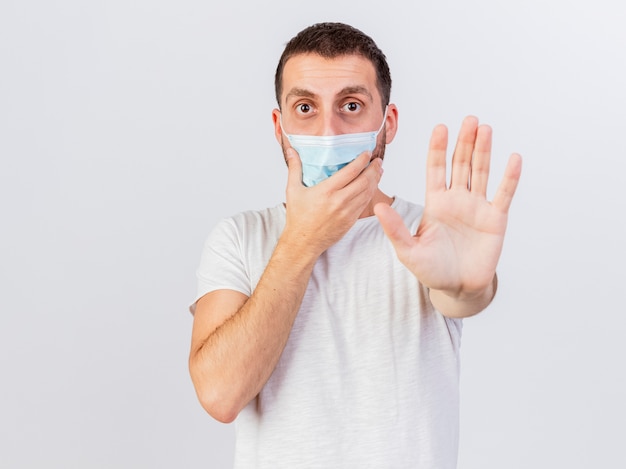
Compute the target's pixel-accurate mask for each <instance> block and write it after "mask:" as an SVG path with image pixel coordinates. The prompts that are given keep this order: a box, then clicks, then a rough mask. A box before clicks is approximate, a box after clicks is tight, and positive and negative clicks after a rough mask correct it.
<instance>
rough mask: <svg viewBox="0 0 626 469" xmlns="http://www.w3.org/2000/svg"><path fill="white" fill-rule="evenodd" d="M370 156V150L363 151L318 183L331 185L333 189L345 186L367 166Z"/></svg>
mask: <svg viewBox="0 0 626 469" xmlns="http://www.w3.org/2000/svg"><path fill="white" fill-rule="evenodd" d="M371 157H372V154H371V152H369V151H364V152H363V153H361V154H360V155H359V156H357V157H356V158H355V159H354V160H352V161H351V162H350V163H348V164H347V165H346V166H344V167H343V168H341V169H340V170H339V171H337V172H336V173H335V174H333V175H332V176H331V177H330V178H328V179H325V180H324V181H322V182H321V183H320V185H322V184H324V185H327V186H330V187H333V188H334V189H341V188H343V187H345V186H347V185H348V184H350V183H351V182H352V181H354V180H355V179H356V178H357V177H358V176H359V174H361V173H362V172H363V170H364V169H365V168H367V165H368V164H369V162H370V158H371Z"/></svg>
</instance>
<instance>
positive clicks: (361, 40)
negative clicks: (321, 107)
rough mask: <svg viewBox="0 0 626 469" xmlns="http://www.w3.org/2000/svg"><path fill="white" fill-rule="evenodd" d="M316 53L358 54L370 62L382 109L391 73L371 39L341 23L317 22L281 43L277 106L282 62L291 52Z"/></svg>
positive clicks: (292, 53)
mask: <svg viewBox="0 0 626 469" xmlns="http://www.w3.org/2000/svg"><path fill="white" fill-rule="evenodd" d="M310 53H314V54H319V55H321V56H322V57H324V58H327V59H334V58H336V57H340V56H342V55H360V56H362V57H364V58H366V59H368V60H369V61H370V62H372V65H374V68H375V69H376V82H377V83H376V84H377V86H378V91H379V93H380V96H381V99H382V105H383V108H384V107H385V106H387V104H389V100H390V97H391V74H390V72H389V65H388V64H387V59H386V57H385V54H383V52H382V51H381V50H380V49H379V48H378V46H377V45H376V43H375V42H374V40H373V39H372V38H371V37H369V36H368V35H367V34H365V33H363V32H362V31H359V30H358V29H356V28H354V27H352V26H349V25H347V24H343V23H317V24H314V25H312V26H309V27H307V28H305V29H303V30H302V31H300V32H299V33H298V34H297V35H296V36H294V37H293V38H292V39H291V40H290V41H289V42H288V43H287V45H286V46H285V50H284V51H283V54H282V55H281V56H280V60H279V62H278V67H277V68H276V75H275V78H274V88H275V92H276V101H277V102H278V107H279V108H280V96H281V94H282V91H283V90H282V88H283V70H284V69H285V64H286V63H287V60H289V59H290V58H291V57H293V56H294V55H299V54H310Z"/></svg>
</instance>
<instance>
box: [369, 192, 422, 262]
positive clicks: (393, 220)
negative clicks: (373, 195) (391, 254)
mask: <svg viewBox="0 0 626 469" xmlns="http://www.w3.org/2000/svg"><path fill="white" fill-rule="evenodd" d="M374 213H375V214H376V216H377V217H378V221H379V222H380V224H381V226H382V227H383V231H384V232H385V234H386V235H387V237H388V238H389V240H390V241H391V244H393V247H394V248H395V250H396V253H397V254H400V253H401V252H404V251H405V250H407V249H409V248H410V247H411V241H412V239H413V237H412V236H411V233H410V232H409V229H408V228H407V227H406V225H405V224H404V220H403V219H402V217H401V216H400V215H399V214H398V212H396V211H395V210H394V209H393V208H391V207H390V206H389V205H387V204H385V203H378V204H376V205H375V206H374Z"/></svg>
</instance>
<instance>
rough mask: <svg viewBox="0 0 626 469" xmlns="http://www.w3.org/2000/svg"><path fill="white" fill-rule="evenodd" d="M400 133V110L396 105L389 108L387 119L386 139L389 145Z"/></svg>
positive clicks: (390, 105)
mask: <svg viewBox="0 0 626 469" xmlns="http://www.w3.org/2000/svg"><path fill="white" fill-rule="evenodd" d="M397 131H398V108H397V107H396V105H395V104H389V105H388V106H387V117H386V118H385V138H386V140H385V141H386V142H387V143H391V142H392V141H393V139H394V137H395V136H396V132H397Z"/></svg>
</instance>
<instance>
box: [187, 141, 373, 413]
mask: <svg viewBox="0 0 626 469" xmlns="http://www.w3.org/2000/svg"><path fill="white" fill-rule="evenodd" d="M369 158H370V155H369V153H364V154H362V155H361V156H359V157H358V158H357V159H356V160H355V161H353V162H352V163H351V164H349V165H347V166H346V167H345V168H343V169H342V170H341V171H339V172H338V173H337V174H335V175H334V176H333V177H332V178H329V179H327V180H325V181H323V182H322V183H320V184H318V185H316V186H314V187H310V188H307V187H304V186H303V185H302V182H301V178H302V167H301V163H300V159H299V158H298V157H297V154H296V153H295V151H294V150H292V149H289V150H288V166H289V180H288V184H287V215H286V223H285V229H284V230H283V233H282V235H281V237H280V239H279V241H278V243H277V245H276V248H275V249H274V252H273V254H272V257H271V258H270V261H269V262H268V265H267V267H266V268H265V271H264V272H263V275H262V276H261V278H260V280H259V283H258V284H257V287H256V289H255V290H254V292H253V293H252V295H251V296H250V297H249V298H248V297H247V296H246V295H243V294H242V293H239V292H235V291H232V290H218V291H214V292H211V293H208V294H206V295H205V296H203V297H202V298H201V299H200V300H199V301H198V303H197V305H196V312H195V317H194V324H193V331H192V340H191V352H190V356H189V369H190V373H191V377H192V380H193V383H194V386H195V388H196V392H197V394H198V398H199V400H200V402H201V403H202V406H203V407H204V408H205V409H206V410H207V412H208V413H209V414H211V415H212V416H213V417H214V418H216V419H217V420H220V421H222V422H231V421H232V420H234V419H235V417H236V416H237V415H238V414H239V412H240V411H241V409H243V407H245V406H246V405H247V404H248V403H249V402H250V401H251V400H252V399H253V398H254V397H255V396H256V395H257V394H258V393H259V391H260V390H261V388H262V387H263V385H264V384H265V383H266V382H267V380H268V379H269V377H270V375H271V374H272V372H273V370H274V368H275V366H276V364H277V362H278V360H279V358H280V355H281V354H282V351H283V349H284V347H285V344H286V343H287V339H288V338H289V333H290V332H291V328H292V326H293V322H294V320H295V317H296V314H297V312H298V310H299V308H300V304H301V302H302V298H303V296H304V293H305V291H306V287H307V284H308V281H309V278H310V275H311V272H312V270H313V266H314V265H315V262H316V261H317V259H318V257H319V256H320V255H321V254H322V253H323V252H324V251H325V250H326V249H328V248H329V247H330V246H332V245H333V244H334V243H336V242H337V241H338V240H339V239H341V237H343V235H344V234H345V233H346V232H347V231H348V230H349V229H350V227H351V226H352V225H354V223H355V222H356V220H357V219H358V217H359V215H360V214H361V213H362V212H363V210H364V209H365V207H366V206H367V205H368V204H369V203H370V201H371V199H372V196H373V194H374V192H375V190H376V188H377V185H378V181H379V180H380V176H381V164H380V160H378V159H376V160H375V161H373V162H372V164H369V166H368V163H369Z"/></svg>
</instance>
